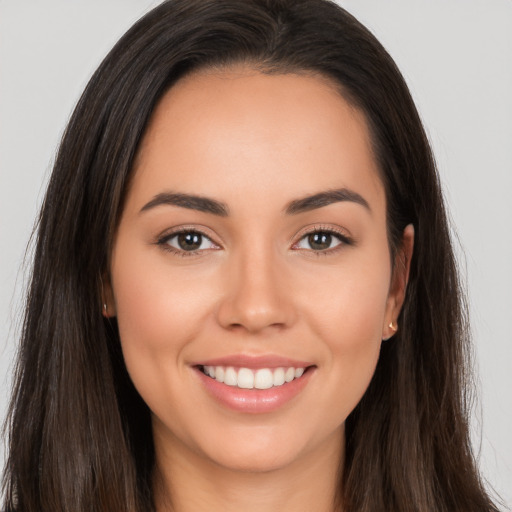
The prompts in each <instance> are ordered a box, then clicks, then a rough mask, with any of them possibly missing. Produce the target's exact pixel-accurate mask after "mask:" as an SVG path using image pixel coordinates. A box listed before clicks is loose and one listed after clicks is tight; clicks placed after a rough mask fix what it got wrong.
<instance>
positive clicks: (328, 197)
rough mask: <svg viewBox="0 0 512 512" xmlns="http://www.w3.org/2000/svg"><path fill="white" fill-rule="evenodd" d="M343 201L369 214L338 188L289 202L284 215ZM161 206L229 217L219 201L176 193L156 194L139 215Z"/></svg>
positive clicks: (358, 200) (353, 196)
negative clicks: (356, 205) (177, 207)
mask: <svg viewBox="0 0 512 512" xmlns="http://www.w3.org/2000/svg"><path fill="white" fill-rule="evenodd" d="M344 201H348V202H352V203H356V204H359V205H361V206H364V207H365V208H366V209H367V210H368V211H370V212H371V208H370V205H369V204H368V202H367V201H366V199H364V197H362V196H361V195H360V194H358V193H357V192H354V191H353V190H349V189H347V188H340V189H335V190H326V191H325V192H319V193H317V194H313V195H310V196H306V197H303V198H300V199H295V200H293V201H290V202H289V203H288V204H287V205H286V207H285V209H284V213H286V214H287V215H297V214H299V213H304V212H308V211H310V210H316V209H318V208H322V207H324V206H328V205H330V204H333V203H339V202H344ZM162 205H171V206H179V207H181V208H188V209H189V210H196V211H200V212H205V213H211V214H213V215H218V216H219V217H227V216H229V208H228V206H227V205H226V204H225V203H223V202H221V201H217V200H216V199H211V198H208V197H203V196H196V195H193V194H183V193H177V192H162V193H160V194H157V195H156V196H155V197H153V199H151V201H149V202H148V203H147V204H145V205H144V206H143V207H142V208H141V210H140V213H142V212H145V211H147V210H151V209H153V208H156V207H157V206H162Z"/></svg>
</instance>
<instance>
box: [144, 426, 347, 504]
mask: <svg viewBox="0 0 512 512" xmlns="http://www.w3.org/2000/svg"><path fill="white" fill-rule="evenodd" d="M343 444H344V443H343V436H342V434H341V433H340V432H336V433H335V434H333V438H332V439H329V440H327V441H326V442H324V444H323V445H322V446H320V447H316V448H315V449H314V450H312V451H310V452H309V453H306V454H304V455H302V456H301V457H300V458H299V459H298V460H295V461H294V462H293V463H291V464H289V465H287V466H286V467H281V468H278V469H273V470H270V471H257V472H251V471H237V470H236V469H232V468H226V467H222V466H220V465H218V464H216V463H215V462H213V461H211V460H208V459H205V458H204V457H202V456H200V455H198V454H197V453H194V452H192V451H189V450H187V448H186V447H183V446H181V447H180V446H176V445H174V446H173V447H172V448H173V449H172V451H171V450H169V451H168V452H167V453H165V450H160V449H159V447H158V444H156V445H155V448H156V454H157V469H156V472H155V480H154V488H155V502H156V510H157V512H196V511H197V510H208V511H210V512H221V511H222V512H239V511H240V510H243V511H244V512H262V511H265V512H292V511H293V512H311V511H312V510H314V511H315V512H335V511H337V509H336V508H335V499H336V496H337V494H338V488H339V476H340V475H339V468H340V460H342V459H340V454H342V452H343V448H342V447H343Z"/></svg>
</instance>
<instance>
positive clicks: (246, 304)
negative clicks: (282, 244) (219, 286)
mask: <svg viewBox="0 0 512 512" xmlns="http://www.w3.org/2000/svg"><path fill="white" fill-rule="evenodd" d="M252 242H253V243H248V244H245V245H244V246H243V247H240V248H238V250H237V251H236V252H234V253H233V254H232V256H231V257H230V259H229V260H230V261H229V269H228V283H227V287H226V289H227V292H226V294H225V296H224V298H223V301H222V304H221V305H220V308H219V322H220V323H221V324H222V325H223V326H224V327H226V328H229V327H235V326H238V327H243V328H245V329H246V330H247V331H250V332H257V331H261V330H263V329H265V328H267V327H271V326H278V327H284V326H286V325H289V324H290V323H291V322H292V320H293V306H292V300H291V299H292V297H291V296H290V295H289V294H290V291H291V290H289V289H287V288H286V286H285V283H284V281H285V272H284V269H283V265H282V262H281V261H280V260H281V258H282V256H280V255H279V254H278V251H276V250H275V248H274V246H273V244H271V243H269V241H268V239H267V241H266V243H259V244H258V243H257V244H254V240H253V241H252Z"/></svg>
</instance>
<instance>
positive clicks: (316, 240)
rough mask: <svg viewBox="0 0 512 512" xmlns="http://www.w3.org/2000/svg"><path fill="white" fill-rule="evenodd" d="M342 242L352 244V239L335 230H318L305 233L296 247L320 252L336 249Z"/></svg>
mask: <svg viewBox="0 0 512 512" xmlns="http://www.w3.org/2000/svg"><path fill="white" fill-rule="evenodd" d="M341 244H350V240H349V239H348V238H347V237H346V236H344V235H342V234H340V233H336V232H334V231H330V230H316V231H311V232H310V233H307V234H306V235H304V236H303V237H302V238H301V239H300V240H299V242H298V243H297V244H296V245H295V248H297V249H307V250H312V251H317V252H319V251H327V250H329V249H334V248H335V247H337V246H339V245H341Z"/></svg>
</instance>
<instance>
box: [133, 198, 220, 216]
mask: <svg viewBox="0 0 512 512" xmlns="http://www.w3.org/2000/svg"><path fill="white" fill-rule="evenodd" d="M161 205H172V206H180V207H181V208H188V209H189V210H197V211H200V212H205V213H212V214H213V215H218V216H220V217H227V216H228V215H229V208H228V207H227V205H226V204H224V203H221V202H220V201H217V200H215V199H210V198H208V197H202V196H195V195H191V194H179V193H175V192H163V193H161V194H157V195H156V196H155V197H154V198H153V199H151V201H149V203H147V204H145V205H144V206H143V207H142V208H141V210H140V213H142V212H145V211H147V210H151V209H152V208H155V207H156V206H161Z"/></svg>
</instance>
